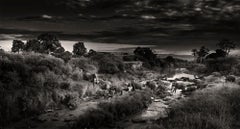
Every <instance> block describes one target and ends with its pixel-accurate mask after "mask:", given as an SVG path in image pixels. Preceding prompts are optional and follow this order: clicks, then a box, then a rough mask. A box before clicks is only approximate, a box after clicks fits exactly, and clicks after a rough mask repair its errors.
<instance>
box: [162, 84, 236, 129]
mask: <svg viewBox="0 0 240 129" xmlns="http://www.w3.org/2000/svg"><path fill="white" fill-rule="evenodd" d="M239 93H240V87H239V86H237V85H234V84H231V83H229V84H227V87H226V86H222V87H221V86H220V87H215V88H209V89H205V90H202V91H199V92H196V93H195V94H194V95H193V96H191V97H190V98H188V99H187V100H183V101H180V102H179V103H177V104H175V105H174V106H173V109H172V110H171V112H170V114H169V117H168V118H167V119H163V120H159V121H158V124H159V127H161V129H232V127H233V126H234V123H237V122H238V121H239V118H240V112H239V110H238V109H239V108H240V107H239V103H240V96H239Z"/></svg>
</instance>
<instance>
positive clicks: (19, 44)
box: [12, 40, 24, 53]
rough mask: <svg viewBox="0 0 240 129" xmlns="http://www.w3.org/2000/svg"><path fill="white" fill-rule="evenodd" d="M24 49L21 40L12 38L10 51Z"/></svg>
mask: <svg viewBox="0 0 240 129" xmlns="http://www.w3.org/2000/svg"><path fill="white" fill-rule="evenodd" d="M23 49H24V42H23V41H21V40H13V44H12V52H18V53H19V52H20V51H22V50H23Z"/></svg>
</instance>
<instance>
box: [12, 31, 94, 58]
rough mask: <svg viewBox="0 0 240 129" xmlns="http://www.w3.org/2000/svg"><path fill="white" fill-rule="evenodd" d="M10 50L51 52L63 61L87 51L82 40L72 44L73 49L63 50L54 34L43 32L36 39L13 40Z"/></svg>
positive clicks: (91, 51)
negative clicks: (25, 40) (70, 50)
mask: <svg viewBox="0 0 240 129" xmlns="http://www.w3.org/2000/svg"><path fill="white" fill-rule="evenodd" d="M11 51H12V52H14V53H19V52H23V51H26V52H36V53H43V54H51V55H53V56H56V57H58V58H62V59H63V60H64V61H66V62H67V61H68V60H70V59H71V57H80V56H83V55H85V54H86V53H87V48H86V47H85V45H84V43H83V42H77V43H75V44H74V45H73V51H72V52H69V51H65V49H64V48H63V47H62V45H61V43H60V41H59V39H58V38H57V36H56V35H54V34H49V33H44V34H41V35H39V36H37V38H36V39H31V40H28V41H27V42H26V43H24V42H23V41H21V40H13V43H12V48H11ZM94 53H95V51H94V50H90V51H89V54H94Z"/></svg>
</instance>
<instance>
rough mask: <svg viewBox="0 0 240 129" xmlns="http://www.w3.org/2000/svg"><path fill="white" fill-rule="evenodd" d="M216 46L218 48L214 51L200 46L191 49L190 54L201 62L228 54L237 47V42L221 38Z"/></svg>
mask: <svg viewBox="0 0 240 129" xmlns="http://www.w3.org/2000/svg"><path fill="white" fill-rule="evenodd" d="M216 46H217V47H218V49H216V50H215V52H214V53H210V49H208V48H207V47H205V46H202V47H201V48H200V49H192V55H193V56H194V57H195V59H196V61H197V62H198V63H203V62H204V60H205V59H217V58H222V57H226V56H228V55H229V54H230V52H231V51H232V50H233V49H235V48H236V47H237V44H236V43H235V42H234V41H231V40H229V39H223V40H221V41H220V42H219V43H217V44H216Z"/></svg>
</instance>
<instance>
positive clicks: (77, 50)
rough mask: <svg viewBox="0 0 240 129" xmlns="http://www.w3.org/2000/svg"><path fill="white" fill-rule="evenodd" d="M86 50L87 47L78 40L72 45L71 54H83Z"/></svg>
mask: <svg viewBox="0 0 240 129" xmlns="http://www.w3.org/2000/svg"><path fill="white" fill-rule="evenodd" d="M86 52H87V48H86V47H85V45H84V43H83V42H78V43H76V44H74V45H73V54H74V55H75V56H83V55H84V54H85V53H86Z"/></svg>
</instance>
